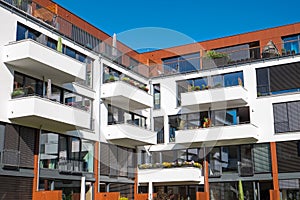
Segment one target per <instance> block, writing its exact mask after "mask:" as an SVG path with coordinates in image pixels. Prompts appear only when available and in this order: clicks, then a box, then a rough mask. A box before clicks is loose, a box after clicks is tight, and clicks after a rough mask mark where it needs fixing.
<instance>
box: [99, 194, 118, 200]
mask: <svg viewBox="0 0 300 200" xmlns="http://www.w3.org/2000/svg"><path fill="white" fill-rule="evenodd" d="M119 199H120V192H101V193H97V194H96V195H95V200H119Z"/></svg>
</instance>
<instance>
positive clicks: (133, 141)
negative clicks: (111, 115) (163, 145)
mask: <svg viewBox="0 0 300 200" xmlns="http://www.w3.org/2000/svg"><path fill="white" fill-rule="evenodd" d="M103 132H104V135H105V138H106V139H107V140H109V141H110V142H112V143H114V144H117V145H120V146H127V147H136V146H142V145H152V144H156V137H157V136H156V132H153V131H150V130H147V129H144V128H142V127H138V126H135V125H131V124H114V125H108V126H107V127H106V128H105V129H104V130H103Z"/></svg>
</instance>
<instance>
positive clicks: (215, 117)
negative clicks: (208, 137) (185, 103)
mask: <svg viewBox="0 0 300 200" xmlns="http://www.w3.org/2000/svg"><path fill="white" fill-rule="evenodd" d="M244 123H250V114H249V107H240V108H232V109H226V110H212V111H203V112H195V113H189V114H181V115H173V116H169V125H170V138H173V137H174V136H175V135H174V134H175V131H176V130H186V129H197V128H208V127H211V126H227V125H238V124H244Z"/></svg>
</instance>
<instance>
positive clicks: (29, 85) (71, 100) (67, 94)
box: [12, 72, 92, 112]
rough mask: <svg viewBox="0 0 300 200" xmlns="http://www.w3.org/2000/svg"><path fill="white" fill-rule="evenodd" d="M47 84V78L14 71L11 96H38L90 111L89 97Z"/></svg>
mask: <svg viewBox="0 0 300 200" xmlns="http://www.w3.org/2000/svg"><path fill="white" fill-rule="evenodd" d="M49 85H50V82H49V80H47V82H45V81H41V80H38V79H35V78H32V77H30V76H27V75H25V74H21V73H18V72H15V74H14V85H13V88H14V91H13V93H12V98H18V97H23V96H40V97H43V98H48V99H50V100H52V101H56V102H60V103H62V104H65V105H68V106H72V107H75V108H78V109H81V110H84V111H88V112H90V111H91V106H92V104H91V99H89V98H87V97H84V96H81V95H79V94H76V93H74V92H72V91H69V90H66V89H64V88H61V87H58V86H56V85H53V84H52V83H51V85H50V86H49Z"/></svg>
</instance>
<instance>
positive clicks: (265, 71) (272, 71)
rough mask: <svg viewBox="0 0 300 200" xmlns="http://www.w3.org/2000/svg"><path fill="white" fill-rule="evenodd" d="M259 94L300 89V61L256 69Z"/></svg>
mask: <svg viewBox="0 0 300 200" xmlns="http://www.w3.org/2000/svg"><path fill="white" fill-rule="evenodd" d="M256 80H257V82H256V83H257V96H265V95H271V94H281V93H289V92H296V91H299V90H300V63H289V64H284V65H278V66H274V67H269V68H260V69H256Z"/></svg>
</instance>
